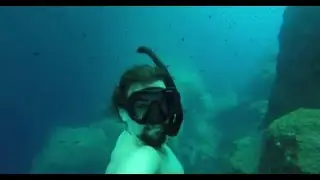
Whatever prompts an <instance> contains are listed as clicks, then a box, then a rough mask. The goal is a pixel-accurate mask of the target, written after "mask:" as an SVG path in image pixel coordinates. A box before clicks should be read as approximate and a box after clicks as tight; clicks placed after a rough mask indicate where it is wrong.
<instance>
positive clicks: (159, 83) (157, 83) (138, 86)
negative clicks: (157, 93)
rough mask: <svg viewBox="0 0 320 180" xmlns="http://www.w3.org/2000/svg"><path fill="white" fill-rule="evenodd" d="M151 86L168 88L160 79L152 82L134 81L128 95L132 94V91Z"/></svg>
mask: <svg viewBox="0 0 320 180" xmlns="http://www.w3.org/2000/svg"><path fill="white" fill-rule="evenodd" d="M150 87H159V88H163V89H164V88H166V85H165V84H164V82H163V81H162V80H158V81H153V82H151V83H145V84H143V83H134V84H132V85H131V86H130V88H129V90H128V96H130V95H131V94H132V93H134V92H137V91H140V90H142V89H145V88H150Z"/></svg>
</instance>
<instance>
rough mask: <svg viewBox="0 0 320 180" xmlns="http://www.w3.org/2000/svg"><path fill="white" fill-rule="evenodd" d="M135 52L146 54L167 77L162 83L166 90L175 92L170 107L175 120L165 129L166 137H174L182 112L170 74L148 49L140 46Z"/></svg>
mask: <svg viewBox="0 0 320 180" xmlns="http://www.w3.org/2000/svg"><path fill="white" fill-rule="evenodd" d="M137 52H138V53H140V54H146V55H148V56H149V57H150V58H151V59H152V61H153V63H154V64H155V65H156V66H157V67H159V68H160V69H162V70H163V71H165V72H166V73H167V74H168V75H167V77H166V78H165V79H164V83H165V85H166V87H167V88H168V89H172V90H173V91H176V92H175V93H176V94H177V97H174V99H175V100H174V102H175V103H174V107H172V108H173V109H172V111H173V112H174V114H175V118H173V119H172V122H170V124H169V125H168V126H167V127H166V133H167V135H168V136H176V135H177V134H178V132H179V130H180V127H181V124H182V121H183V110H182V104H181V98H180V93H179V91H178V90H177V87H176V85H175V83H174V81H173V78H172V76H171V74H170V73H169V71H168V69H167V67H166V66H165V65H164V64H163V62H162V61H161V60H160V59H159V58H158V57H157V55H156V54H155V53H154V52H153V51H152V50H151V49H150V48H147V47H145V46H140V47H139V48H138V49H137Z"/></svg>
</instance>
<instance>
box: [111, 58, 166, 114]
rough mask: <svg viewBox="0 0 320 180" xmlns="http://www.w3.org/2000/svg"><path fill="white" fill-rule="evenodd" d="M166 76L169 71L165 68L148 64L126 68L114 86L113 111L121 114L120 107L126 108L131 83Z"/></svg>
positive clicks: (146, 82)
mask: <svg viewBox="0 0 320 180" xmlns="http://www.w3.org/2000/svg"><path fill="white" fill-rule="evenodd" d="M166 76H168V73H167V72H165V71H164V70H162V69H160V68H158V67H156V66H151V65H147V64H145V65H136V66H133V67H132V68H130V69H128V70H126V71H125V72H124V73H123V74H122V76H121V78H120V82H119V84H118V85H117V86H116V87H115V88H114V91H113V95H112V100H111V101H112V102H111V107H110V110H111V113H112V114H116V115H117V116H119V112H118V108H125V105H126V103H127V101H128V96H127V95H128V91H129V89H130V87H131V85H133V84H135V83H142V84H148V83H152V82H153V81H157V80H163V79H164V78H165V77H166ZM119 118H120V116H119Z"/></svg>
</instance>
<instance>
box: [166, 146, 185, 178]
mask: <svg viewBox="0 0 320 180" xmlns="http://www.w3.org/2000/svg"><path fill="white" fill-rule="evenodd" d="M164 151H165V152H164V153H165V155H166V158H165V159H164V162H163V163H164V164H163V166H162V171H163V173H165V174H184V168H183V166H182V164H181V162H180V161H179V159H178V158H177V156H176V155H175V154H174V152H173V151H172V149H171V148H170V147H168V146H167V145H165V146H164Z"/></svg>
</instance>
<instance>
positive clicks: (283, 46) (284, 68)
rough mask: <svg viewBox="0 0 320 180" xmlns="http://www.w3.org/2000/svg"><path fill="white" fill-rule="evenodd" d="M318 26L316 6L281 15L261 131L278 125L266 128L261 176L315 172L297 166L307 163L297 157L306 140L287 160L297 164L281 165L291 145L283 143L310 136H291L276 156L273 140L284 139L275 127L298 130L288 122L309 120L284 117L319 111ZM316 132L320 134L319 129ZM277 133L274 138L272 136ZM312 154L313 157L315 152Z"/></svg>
mask: <svg viewBox="0 0 320 180" xmlns="http://www.w3.org/2000/svg"><path fill="white" fill-rule="evenodd" d="M319 22H320V7H317V6H312V7H308V6H289V7H288V8H287V9H286V10H285V12H284V14H283V24H282V27H281V30H280V34H279V36H278V39H279V54H278V57H277V68H276V78H275V82H274V85H273V88H272V91H271V96H270V99H269V105H268V111H267V114H266V116H265V118H264V122H263V125H262V127H263V129H266V128H268V126H269V125H270V124H272V123H276V124H277V125H275V124H272V125H271V126H270V128H269V130H270V131H267V132H268V133H266V135H267V136H266V139H265V140H266V142H265V144H264V152H263V153H262V157H261V161H260V168H259V170H260V172H261V173H301V172H315V171H314V170H310V169H308V170H306V169H305V167H304V166H302V165H301V164H300V163H301V162H302V161H303V162H305V161H307V160H305V159H304V158H306V157H304V156H302V155H301V154H300V152H301V151H300V150H301V148H303V147H302V146H304V145H307V144H306V142H309V140H303V141H304V143H302V144H299V143H298V144H296V145H297V146H298V147H297V148H298V149H300V150H298V151H296V150H293V151H291V152H290V153H293V154H294V155H290V156H295V157H294V158H293V159H295V160H294V161H296V160H298V161H299V162H290V163H289V164H288V161H284V159H285V158H286V157H285V153H284V152H287V153H288V151H289V149H290V148H291V147H292V145H288V147H286V146H287V145H286V143H291V141H292V143H296V140H297V139H296V140H292V138H293V137H294V138H300V137H301V136H303V137H305V136H306V137H311V136H309V135H299V136H293V137H292V138H291V137H290V138H289V140H288V139H287V140H285V141H290V142H286V143H285V144H282V145H281V148H282V150H281V152H279V147H278V145H277V144H278V143H277V142H276V140H275V139H274V138H279V137H281V138H280V139H283V138H284V135H283V134H282V133H284V132H281V131H282V129H281V128H280V127H278V126H279V125H280V124H283V123H285V124H288V123H289V124H290V126H289V127H287V128H292V127H297V128H299V125H294V124H292V122H289V121H293V122H295V123H302V124H303V121H308V119H307V118H308V117H309V115H308V116H307V117H304V116H303V115H300V113H301V112H298V113H299V118H301V119H296V120H294V118H291V117H290V118H288V119H287V118H285V117H286V116H285V115H286V114H288V113H290V112H293V111H296V110H297V109H299V108H308V109H320V33H319V32H320V23H319ZM307 114H308V113H307ZM291 115H292V114H291ZM282 116H285V117H282ZM281 117H282V118H281ZM276 119H277V120H276ZM284 119H285V120H284ZM281 121H283V122H281ZM275 127H278V128H275ZM301 128H302V129H304V127H301ZM302 129H295V131H300V130H301V131H302ZM278 131H279V132H278ZM285 131H286V130H285ZM318 131H320V129H319V130H318ZM276 132H277V134H275V133H276ZM304 132H305V131H304ZM279 133H280V134H279ZM290 133H291V132H290ZM285 139H286V138H285ZM282 141H284V140H281V142H282ZM281 142H280V144H281ZM310 142H311V140H310ZM313 145H314V144H309V145H308V146H313ZM301 153H302V152H301ZM312 153H313V155H315V154H314V152H312ZM318 153H319V154H320V151H318ZM298 156H299V157H298ZM300 156H301V157H300ZM291 159H292V158H291ZM275 160H279V162H275ZM280 160H281V161H280ZM293 164H295V165H293ZM310 165H312V164H310ZM318 173H319V172H318Z"/></svg>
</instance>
